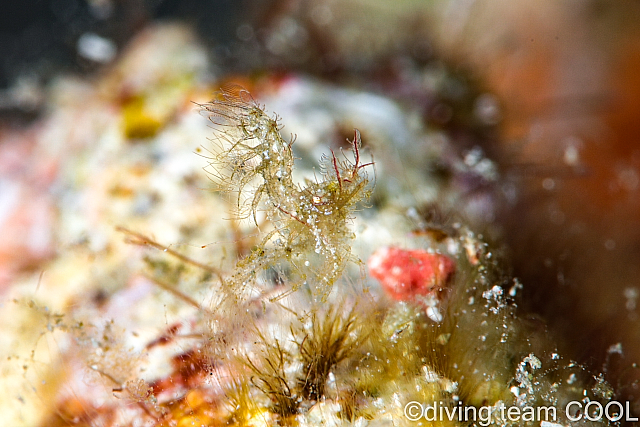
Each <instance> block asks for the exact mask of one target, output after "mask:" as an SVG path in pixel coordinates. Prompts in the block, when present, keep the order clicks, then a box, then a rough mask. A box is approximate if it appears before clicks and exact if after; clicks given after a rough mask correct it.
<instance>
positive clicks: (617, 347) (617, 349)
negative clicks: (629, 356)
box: [607, 343, 622, 354]
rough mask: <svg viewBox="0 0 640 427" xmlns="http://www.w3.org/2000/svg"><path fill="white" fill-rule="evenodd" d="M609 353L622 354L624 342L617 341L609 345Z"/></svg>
mask: <svg viewBox="0 0 640 427" xmlns="http://www.w3.org/2000/svg"><path fill="white" fill-rule="evenodd" d="M607 353H609V354H622V343H617V344H613V345H611V346H609V348H608V349H607Z"/></svg>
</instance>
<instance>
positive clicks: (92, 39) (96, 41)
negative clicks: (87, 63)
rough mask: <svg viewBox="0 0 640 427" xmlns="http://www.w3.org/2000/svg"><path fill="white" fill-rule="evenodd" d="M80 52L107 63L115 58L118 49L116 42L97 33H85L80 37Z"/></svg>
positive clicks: (78, 46)
mask: <svg viewBox="0 0 640 427" xmlns="http://www.w3.org/2000/svg"><path fill="white" fill-rule="evenodd" d="M77 49H78V54H79V55H80V56H82V57H84V58H86V59H90V60H91V61H95V62H100V63H103V64H105V63H107V62H111V61H112V60H113V58H115V56H116V53H117V51H118V49H117V47H116V44H115V43H114V42H113V41H111V40H109V39H107V38H104V37H100V36H99V35H97V34H95V33H84V34H83V35H81V36H80V38H79V39H78V45H77Z"/></svg>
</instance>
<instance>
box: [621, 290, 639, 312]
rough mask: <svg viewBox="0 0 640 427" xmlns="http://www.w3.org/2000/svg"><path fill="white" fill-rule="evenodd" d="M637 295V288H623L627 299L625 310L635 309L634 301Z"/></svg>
mask: <svg viewBox="0 0 640 427" xmlns="http://www.w3.org/2000/svg"><path fill="white" fill-rule="evenodd" d="M639 295H640V294H639V293H638V288H625V290H624V297H625V298H626V299H627V302H626V303H625V307H626V309H627V310H629V311H633V310H635V309H636V306H637V303H636V301H637V300H638V296H639Z"/></svg>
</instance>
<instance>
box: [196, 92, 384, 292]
mask: <svg viewBox="0 0 640 427" xmlns="http://www.w3.org/2000/svg"><path fill="white" fill-rule="evenodd" d="M200 106H201V107H202V109H203V112H204V113H205V114H206V115H208V117H209V120H210V121H211V122H212V123H213V124H214V125H215V127H216V131H217V132H216V136H215V138H214V139H213V141H214V143H215V145H216V147H215V149H214V150H209V153H210V156H208V157H207V158H208V159H209V166H210V170H209V172H210V173H211V175H212V176H213V177H214V181H215V182H216V184H217V185H218V187H219V190H220V191H222V192H224V193H227V194H230V195H233V196H235V197H234V198H235V201H234V203H235V204H236V207H237V215H238V218H249V217H250V218H253V221H254V222H255V224H256V226H258V212H264V213H265V216H266V220H267V221H268V223H269V224H270V226H271V228H270V230H269V231H267V232H265V233H264V234H263V235H262V239H261V242H260V243H259V244H258V245H257V247H256V248H254V250H253V251H252V252H251V253H250V254H249V255H247V256H246V257H245V258H244V259H241V260H240V261H239V262H238V264H237V266H236V271H235V273H234V275H233V276H232V277H231V279H230V280H229V283H228V284H229V285H231V286H232V290H233V291H234V292H235V293H236V295H238V296H239V295H241V294H242V293H244V292H247V291H250V290H251V287H252V286H253V283H255V280H256V278H257V277H258V274H259V273H260V272H264V271H266V270H267V269H270V268H279V269H281V270H282V271H284V272H286V274H287V277H288V279H289V281H290V283H291V288H290V289H289V290H288V291H286V292H285V293H284V294H281V295H280V296H279V297H282V296H284V295H286V294H287V293H288V292H291V291H295V290H297V289H299V288H300V287H301V286H303V285H304V286H309V288H310V290H311V292H312V293H313V295H314V296H315V297H316V298H318V297H319V298H320V299H321V300H325V299H326V297H327V296H328V294H329V293H330V291H331V289H332V287H333V284H334V283H335V282H336V280H337V279H338V278H339V277H340V276H341V274H342V272H343V270H344V268H345V265H346V263H347V262H348V261H349V260H352V259H353V257H352V255H351V248H350V241H351V240H352V239H353V237H354V235H353V233H352V232H351V231H350V229H349V227H348V222H349V219H350V218H351V215H352V214H353V211H354V209H355V208H356V204H357V203H358V202H360V201H362V200H364V199H366V198H368V197H369V195H370V193H371V185H370V180H369V178H368V176H367V173H366V171H365V170H364V168H365V167H366V166H370V165H372V164H373V163H366V164H362V163H361V160H360V146H361V142H360V133H359V132H358V131H357V130H356V131H355V134H354V138H353V141H351V145H352V147H353V160H349V159H347V158H346V157H344V156H341V157H342V158H339V157H338V156H336V154H335V153H334V152H333V151H332V152H331V156H325V157H323V159H322V160H321V165H320V167H321V168H320V170H321V173H320V176H319V177H317V178H316V179H315V180H313V181H311V180H306V181H305V182H304V184H302V185H300V184H296V183H295V182H294V180H293V178H292V172H293V168H294V157H293V152H292V150H291V146H292V144H293V142H294V139H293V138H292V139H291V141H290V142H286V141H285V140H284V139H283V138H282V136H281V134H280V131H281V129H282V126H281V125H280V124H279V122H278V118H277V117H275V116H274V117H271V116H269V115H268V114H267V113H266V112H265V110H264V108H263V107H262V106H260V105H259V104H258V103H256V102H255V101H254V100H253V98H252V97H251V95H250V94H249V92H248V91H246V90H245V89H243V88H241V87H238V86H232V87H228V88H226V89H222V90H221V91H220V92H219V95H218V97H217V99H214V100H213V101H211V102H210V103H207V104H202V105H200ZM258 228H260V227H258Z"/></svg>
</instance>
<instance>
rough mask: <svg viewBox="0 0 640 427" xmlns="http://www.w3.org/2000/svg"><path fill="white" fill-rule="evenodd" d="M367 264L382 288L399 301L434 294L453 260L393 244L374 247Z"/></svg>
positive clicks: (447, 275) (444, 281) (449, 273)
mask: <svg viewBox="0 0 640 427" xmlns="http://www.w3.org/2000/svg"><path fill="white" fill-rule="evenodd" d="M367 265H368V267H369V271H370V272H371V275H372V276H373V277H375V278H376V279H377V280H378V281H379V282H380V283H381V284H382V287H383V289H384V290H385V292H386V293H387V294H388V295H389V296H391V297H392V298H394V299H396V300H399V301H411V300H414V299H415V298H416V297H417V296H426V295H429V294H431V293H433V294H436V295H437V292H438V291H439V290H441V289H442V288H443V287H444V286H445V285H446V284H447V282H448V281H449V279H450V278H451V276H452V275H453V273H454V271H455V263H454V262H453V260H451V258H449V257H447V256H444V255H440V254H435V253H429V252H427V251H425V250H422V249H400V248H394V247H384V248H381V249H378V250H377V251H376V252H374V254H373V255H371V257H370V258H369V261H368V263H367Z"/></svg>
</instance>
